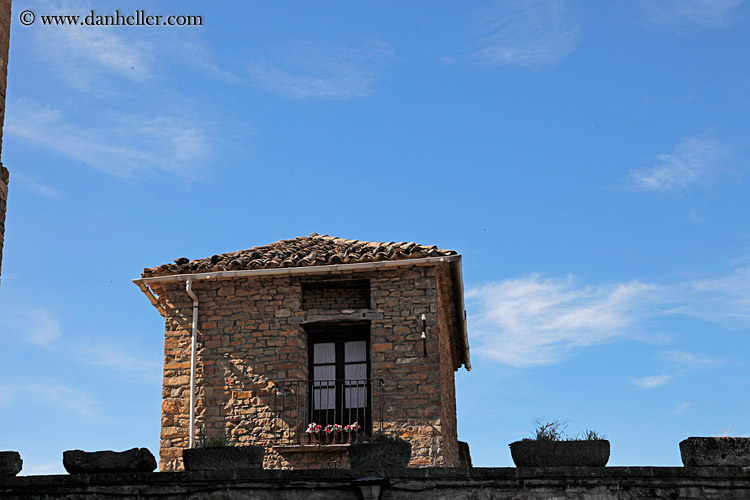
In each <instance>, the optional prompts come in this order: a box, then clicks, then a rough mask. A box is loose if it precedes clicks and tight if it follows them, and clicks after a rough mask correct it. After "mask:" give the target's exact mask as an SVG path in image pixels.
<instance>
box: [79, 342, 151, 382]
mask: <svg viewBox="0 0 750 500" xmlns="http://www.w3.org/2000/svg"><path fill="white" fill-rule="evenodd" d="M75 354H76V355H77V357H78V359H80V360H81V361H82V362H84V363H86V364H90V365H94V366H102V367H105V368H108V369H110V370H115V371H121V372H127V373H129V374H131V375H136V376H138V377H139V378H140V379H142V380H147V381H150V382H153V381H159V380H161V376H162V371H161V364H160V363H159V362H156V361H153V360H149V359H144V358H142V357H138V356H134V355H131V354H129V353H128V352H127V351H126V349H124V348H122V347H119V346H114V345H107V344H103V343H98V344H90V343H83V344H78V345H77V348H76V350H75Z"/></svg>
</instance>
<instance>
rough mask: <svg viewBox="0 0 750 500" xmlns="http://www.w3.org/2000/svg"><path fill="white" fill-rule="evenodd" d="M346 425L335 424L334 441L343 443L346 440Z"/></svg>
mask: <svg viewBox="0 0 750 500" xmlns="http://www.w3.org/2000/svg"><path fill="white" fill-rule="evenodd" d="M343 435H344V426H343V425H341V424H333V442H334V443H343V442H344V438H343Z"/></svg>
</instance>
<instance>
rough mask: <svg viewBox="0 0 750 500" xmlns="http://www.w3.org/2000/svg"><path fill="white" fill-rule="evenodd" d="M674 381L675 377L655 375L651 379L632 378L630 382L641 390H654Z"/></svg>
mask: <svg viewBox="0 0 750 500" xmlns="http://www.w3.org/2000/svg"><path fill="white" fill-rule="evenodd" d="M673 379H674V376H673V375H666V374H664V375H653V376H651V377H640V378H635V377H631V378H630V381H631V382H632V383H633V384H635V385H636V386H638V387H639V388H641V389H654V388H656V387H659V386H662V385H666V384H668V383H669V382H671V381H672V380H673Z"/></svg>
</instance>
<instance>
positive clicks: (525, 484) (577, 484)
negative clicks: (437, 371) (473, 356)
mask: <svg viewBox="0 0 750 500" xmlns="http://www.w3.org/2000/svg"><path fill="white" fill-rule="evenodd" d="M379 474H380V476H383V477H387V478H388V479H389V481H390V486H389V487H388V489H386V490H385V491H384V492H383V496H382V498H383V499H384V500H428V499H429V500H469V499H472V500H473V499H476V500H480V499H481V500H489V499H503V500H505V499H507V500H510V499H514V500H518V499H522V500H552V499H555V500H563V499H571V500H573V499H574V500H584V499H585V500H592V499H606V500H645V499H665V500H666V499H669V500H678V499H693V500H695V499H726V500H729V499H740V498H744V499H747V498H750V469H749V468H741V467H550V468H521V469H516V468H487V469H484V468H475V469H446V468H423V469H399V470H383V471H379ZM357 477H358V476H357V475H354V474H352V473H351V472H350V471H347V470H317V471H306V470H295V471H290V470H259V471H241V472H230V471H220V472H156V473H141V474H97V475H93V474H91V475H89V474H79V475H71V476H29V477H15V478H5V479H3V478H2V477H0V498H1V499H8V500H36V499H39V500H41V499H49V498H55V499H77V500H107V499H118V500H126V499H140V500H142V499H150V498H158V499H160V500H172V499H174V500H177V499H184V498H213V499H235V498H237V499H239V498H252V499H254V500H255V499H257V500H270V499H274V500H276V499H278V500H302V499H306V500H323V499H326V500H355V499H359V498H361V497H360V496H359V493H358V491H357V489H356V488H355V487H354V486H352V484H351V481H352V480H353V479H356V478H357Z"/></svg>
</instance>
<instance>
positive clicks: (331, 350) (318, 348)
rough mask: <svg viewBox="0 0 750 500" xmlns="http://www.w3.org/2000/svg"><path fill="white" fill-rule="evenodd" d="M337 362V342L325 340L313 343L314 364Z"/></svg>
mask: <svg viewBox="0 0 750 500" xmlns="http://www.w3.org/2000/svg"><path fill="white" fill-rule="evenodd" d="M335 362H336V344H335V343H333V342H325V343H318V344H313V364H315V365H322V364H327V363H335Z"/></svg>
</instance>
